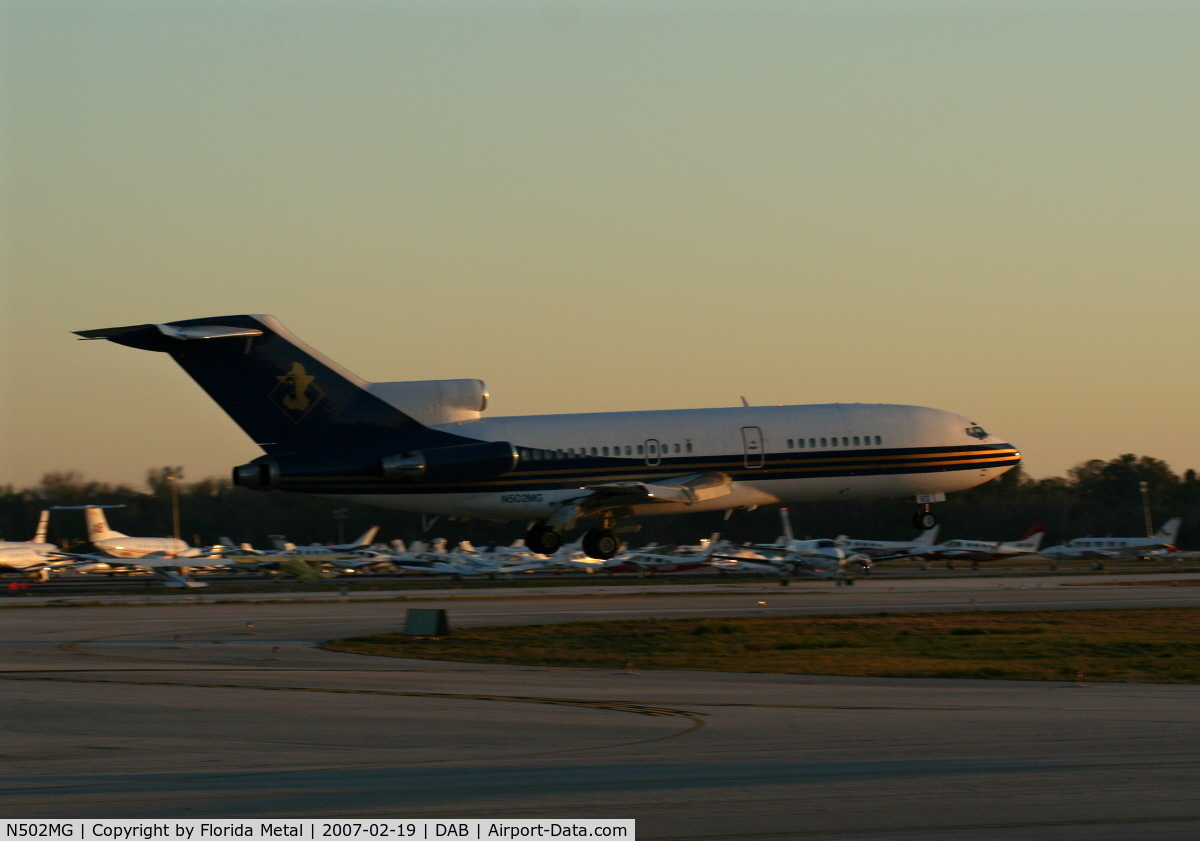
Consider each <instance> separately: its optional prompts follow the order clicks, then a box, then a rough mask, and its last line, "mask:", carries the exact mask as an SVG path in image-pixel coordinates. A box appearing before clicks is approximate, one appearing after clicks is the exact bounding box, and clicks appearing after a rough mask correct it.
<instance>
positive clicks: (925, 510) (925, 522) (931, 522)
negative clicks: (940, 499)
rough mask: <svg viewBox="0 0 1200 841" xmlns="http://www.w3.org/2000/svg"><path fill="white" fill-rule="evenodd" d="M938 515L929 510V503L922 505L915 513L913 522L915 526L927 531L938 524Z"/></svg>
mask: <svg viewBox="0 0 1200 841" xmlns="http://www.w3.org/2000/svg"><path fill="white" fill-rule="evenodd" d="M937 522H938V520H937V517H936V516H934V513H933V512H932V511H931V510H929V505H927V504H926V505H922V506H920V507H919V508H917V510H916V511H915V512H914V513H913V516H912V524H913V528H916V529H920V530H921V531H925V530H927V529H931V528H933V527H934V526H936V525H937Z"/></svg>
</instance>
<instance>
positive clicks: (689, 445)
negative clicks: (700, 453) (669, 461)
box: [687, 441, 692, 453]
mask: <svg viewBox="0 0 1200 841" xmlns="http://www.w3.org/2000/svg"><path fill="white" fill-rule="evenodd" d="M687 451H688V452H689V453H690V452H691V451H692V442H691V441H688V443H687Z"/></svg>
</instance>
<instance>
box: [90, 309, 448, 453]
mask: <svg viewBox="0 0 1200 841" xmlns="http://www.w3.org/2000/svg"><path fill="white" fill-rule="evenodd" d="M76 335H79V336H82V337H83V338H85V339H107V340H108V341H110V342H116V343H117V344H120V345H127V346H129V347H134V348H141V349H143V350H154V351H161V352H164V353H169V354H170V355H171V358H173V359H174V360H175V361H176V362H178V363H179V364H180V366H182V368H183V369H184V370H185V371H186V372H187V373H188V374H189V375H190V376H191V377H192V379H194V380H195V381H196V382H197V383H198V384H199V385H200V387H201V388H203V389H204V390H205V391H206V392H208V395H209V396H210V397H211V398H212V399H213V400H215V401H217V403H218V404H219V405H220V406H221V408H222V409H224V410H225V412H226V413H227V414H228V415H229V416H230V417H231V418H233V420H234V421H235V422H236V423H237V424H238V426H240V427H241V428H242V429H243V430H245V432H246V434H248V435H249V436H250V437H251V438H252V439H254V441H255V442H256V443H257V444H258V445H259V446H260V447H262V448H263V449H264V450H266V451H267V452H268V453H278V452H311V451H316V450H329V449H343V448H346V449H348V448H357V447H362V446H364V445H365V446H370V445H372V444H378V443H381V442H383V441H386V440H391V441H394V440H395V439H396V437H397V436H404V435H415V434H417V433H420V432H422V431H424V430H425V429H426V427H424V426H423V425H422V424H420V423H418V422H417V421H416V420H414V419H413V418H411V417H409V416H408V415H406V414H405V413H403V412H402V411H400V410H399V409H397V408H396V407H395V406H392V405H391V404H389V403H387V402H385V401H383V400H381V399H380V398H379V397H377V396H376V395H374V394H371V393H370V392H369V391H368V390H367V386H368V385H369V384H368V383H367V382H366V381H364V380H362V379H360V378H359V377H357V376H355V375H354V374H352V373H350V372H349V371H347V370H346V369H344V368H342V367H341V366H340V365H338V364H337V363H335V362H333V361H331V360H329V359H327V358H326V357H324V356H322V355H321V354H319V353H317V352H316V351H315V350H313V349H312V348H310V347H308V346H307V345H305V344H304V343H303V342H301V341H300V340H298V339H297V338H296V337H295V336H293V335H292V334H291V333H289V332H288V331H287V329H286V328H285V327H284V326H283V325H282V324H280V323H279V322H278V321H277V320H275V318H274V317H273V316H269V315H227V316H219V317H216V318H193V319H188V320H186V321H172V322H170V323H168V324H138V325H134V326H131V327H110V328H106V329H102V330H81V331H79V332H78V333H77V334H76Z"/></svg>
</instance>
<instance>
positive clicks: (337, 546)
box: [263, 526, 379, 557]
mask: <svg viewBox="0 0 1200 841" xmlns="http://www.w3.org/2000/svg"><path fill="white" fill-rule="evenodd" d="M377 534H379V526H371V527H370V528H369V529H367V530H366V531H364V532H363V533H362V534H360V535H359V536H358V537H357V538H356V539H355V540H352V541H351V542H349V543H330V544H324V543H310V544H309V545H308V546H297V545H296V544H295V543H289V542H288V540H287V538H285V537H284V536H283V535H282V534H272V535H268V536H269V537H270V538H271V543H272V544H273V545H274V546H275V551H274V552H264V553H263V554H266V555H291V556H301V557H304V556H309V555H336V554H339V553H345V552H354V551H357V550H359V549H366V548H367V547H368V546H370V545H371V543H372V542H373V541H374V540H375V535H377Z"/></svg>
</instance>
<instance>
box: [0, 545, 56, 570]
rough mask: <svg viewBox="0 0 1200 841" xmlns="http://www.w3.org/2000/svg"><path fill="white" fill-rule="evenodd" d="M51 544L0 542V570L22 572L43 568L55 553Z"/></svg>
mask: <svg viewBox="0 0 1200 841" xmlns="http://www.w3.org/2000/svg"><path fill="white" fill-rule="evenodd" d="M57 551H58V550H57V549H56V548H55V546H54V544H53V543H18V542H14V541H8V540H3V541H0V570H3V569H11V570H24V569H28V568H30V567H40V566H44V565H45V564H47V563H48V562H50V560H51V556H52V555H53V554H54V553H55V552H57Z"/></svg>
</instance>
